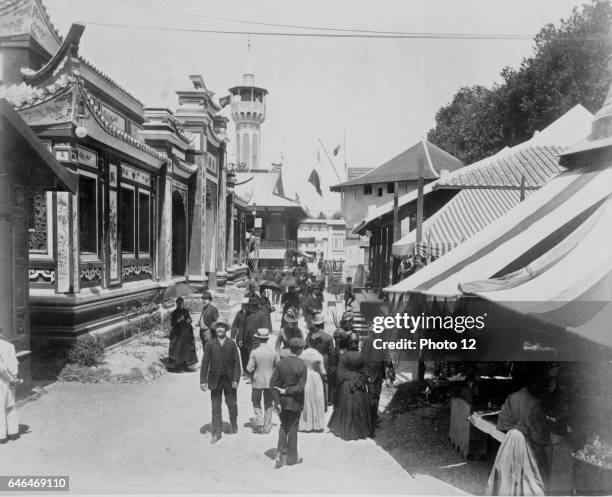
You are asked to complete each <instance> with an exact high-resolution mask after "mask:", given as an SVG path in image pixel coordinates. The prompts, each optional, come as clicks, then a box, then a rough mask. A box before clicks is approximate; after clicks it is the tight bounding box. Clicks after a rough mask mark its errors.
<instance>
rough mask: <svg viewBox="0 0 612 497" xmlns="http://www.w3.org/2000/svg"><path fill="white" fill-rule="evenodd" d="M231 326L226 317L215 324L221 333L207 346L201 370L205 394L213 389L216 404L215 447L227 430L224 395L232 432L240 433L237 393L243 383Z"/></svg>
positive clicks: (213, 436) (213, 407)
mask: <svg viewBox="0 0 612 497" xmlns="http://www.w3.org/2000/svg"><path fill="white" fill-rule="evenodd" d="M229 327H230V325H229V323H228V322H227V319H225V318H219V319H218V320H217V321H216V322H215V323H213V325H212V328H213V329H214V330H215V331H216V332H217V336H216V338H213V339H211V340H209V341H208V342H207V343H206V347H204V357H203V358H202V367H201V369H200V389H201V390H202V391H203V392H206V390H208V389H210V400H211V402H212V429H211V432H212V435H211V438H210V443H212V444H214V443H215V442H217V441H218V440H219V439H220V438H221V433H222V431H223V419H222V417H221V397H222V396H223V395H225V403H226V404H227V410H228V411H229V415H230V423H231V425H232V428H231V430H232V431H231V432H232V433H237V432H238V406H237V404H236V390H237V389H238V382H239V381H240V357H239V356H238V347H237V346H236V343H235V342H234V341H233V340H231V339H229V338H227V330H229Z"/></svg>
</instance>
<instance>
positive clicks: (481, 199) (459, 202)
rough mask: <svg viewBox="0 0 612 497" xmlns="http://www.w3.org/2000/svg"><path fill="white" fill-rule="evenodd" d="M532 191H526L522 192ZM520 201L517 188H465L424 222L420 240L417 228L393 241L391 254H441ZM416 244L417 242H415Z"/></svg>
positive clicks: (399, 255)
mask: <svg viewBox="0 0 612 497" xmlns="http://www.w3.org/2000/svg"><path fill="white" fill-rule="evenodd" d="M531 193H533V192H532V191H531V190H528V191H526V192H525V196H527V195H530V194H531ZM520 201H521V192H520V191H519V190H516V189H514V190H507V189H489V188H487V189H466V190H462V191H461V192H459V193H458V194H457V195H456V196H455V197H453V198H452V199H451V200H450V201H449V202H448V203H447V204H446V205H445V206H444V207H442V208H441V209H440V210H439V211H438V212H436V213H435V214H434V215H433V216H432V217H430V218H429V219H427V220H426V221H425V222H424V223H423V239H422V243H419V244H415V241H416V230H412V231H411V232H410V233H408V234H407V235H406V236H405V237H403V238H402V239H400V240H398V241H397V242H395V243H394V244H393V249H392V250H393V255H394V256H396V257H402V256H404V255H409V254H413V253H415V252H416V253H417V254H419V255H422V256H423V257H427V256H433V257H436V258H438V257H440V256H442V255H444V254H445V253H446V252H449V251H450V250H452V249H453V248H455V247H456V246H457V245H459V244H460V243H463V242H464V241H465V240H467V239H468V238H471V237H472V236H474V235H475V234H476V233H478V232H479V231H480V230H481V229H483V228H484V227H486V226H488V225H489V224H491V223H492V222H493V221H495V220H496V219H497V218H499V217H500V216H502V215H503V214H505V213H506V212H508V211H509V210H510V209H512V208H513V207H514V206H515V205H517V204H518V203H519V202H520ZM415 245H416V246H415Z"/></svg>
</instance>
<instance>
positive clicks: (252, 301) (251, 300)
mask: <svg viewBox="0 0 612 497" xmlns="http://www.w3.org/2000/svg"><path fill="white" fill-rule="evenodd" d="M246 300H247V304H250V305H259V299H258V298H257V297H249V298H248V299H246Z"/></svg>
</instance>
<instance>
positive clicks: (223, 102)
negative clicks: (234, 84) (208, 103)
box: [219, 95, 232, 108]
mask: <svg viewBox="0 0 612 497" xmlns="http://www.w3.org/2000/svg"><path fill="white" fill-rule="evenodd" d="M231 102H232V97H231V95H227V96H226V97H221V98H220V99H219V105H220V106H221V108H223V107H225V106H227V105H229V104H230V103H231Z"/></svg>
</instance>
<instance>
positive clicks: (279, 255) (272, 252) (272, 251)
mask: <svg viewBox="0 0 612 497" xmlns="http://www.w3.org/2000/svg"><path fill="white" fill-rule="evenodd" d="M286 254H287V250H286V249H284V248H260V249H259V250H258V251H257V252H256V253H255V252H252V253H251V259H255V258H258V259H282V260H284V259H285V255H286Z"/></svg>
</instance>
